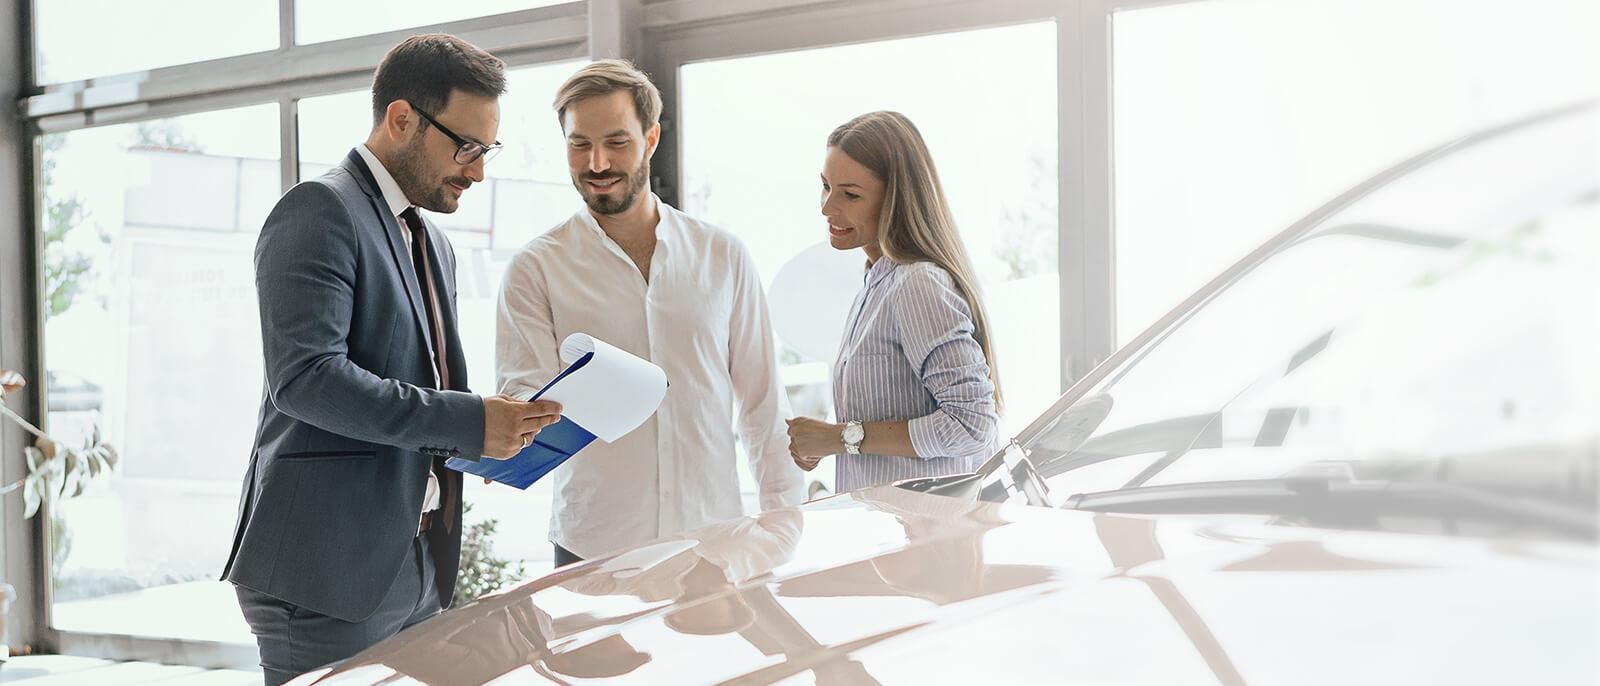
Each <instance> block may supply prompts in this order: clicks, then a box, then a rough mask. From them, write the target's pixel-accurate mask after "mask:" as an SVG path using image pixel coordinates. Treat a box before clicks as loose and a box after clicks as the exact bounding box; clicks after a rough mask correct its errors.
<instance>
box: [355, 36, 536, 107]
mask: <svg viewBox="0 0 1600 686" xmlns="http://www.w3.org/2000/svg"><path fill="white" fill-rule="evenodd" d="M456 89H460V90H463V91H466V92H467V93H471V94H472V95H477V96H480V97H485V98H496V97H500V95H502V94H504V93H505V92H506V63H505V62H503V61H501V60H500V58H498V57H495V56H494V55H491V54H489V53H487V52H484V51H482V50H480V49H478V47H477V46H475V45H473V44H471V43H468V42H466V41H464V40H461V39H460V38H456V37H455V36H452V35H449V34H446V33H428V34H423V35H420V36H412V37H410V38H407V39H405V40H404V41H401V42H400V44H399V45H396V46H394V48H393V49H391V50H389V54H387V55H384V56H383V61H382V62H379V63H378V71H377V72H375V73H374V74H373V75H372V123H373V125H374V126H376V125H377V124H378V122H380V121H383V115H384V112H385V111H387V110H388V109H389V103H392V102H394V101H396V100H405V101H406V102H409V103H411V106H412V107H416V108H418V109H421V110H422V111H423V112H426V113H428V114H430V115H437V114H439V111H440V110H443V109H444V108H445V105H446V104H447V103H448V102H449V100H450V91H452V90H456ZM420 125H421V127H422V128H426V127H427V125H428V122H427V120H422V121H421V122H420ZM418 130H419V131H420V130H421V129H420V128H419V129H418Z"/></svg>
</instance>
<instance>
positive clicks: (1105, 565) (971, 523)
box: [297, 486, 1600, 684]
mask: <svg viewBox="0 0 1600 686" xmlns="http://www.w3.org/2000/svg"><path fill="white" fill-rule="evenodd" d="M1597 569H1600V556H1597V551H1596V548H1595V546H1593V545H1585V544H1579V543H1563V542H1542V541H1526V542H1525V541H1504V540H1485V539H1473V538H1451V537H1443V536H1422V535H1405V534H1388V533H1370V532H1349V531H1328V530H1319V529H1308V528H1299V527H1291V526H1275V525H1272V524H1270V523H1267V522H1266V520H1265V519H1264V518H1260V517H1235V518H1218V517H1214V516H1213V517H1204V518H1200V517H1172V516H1164V517H1153V516H1132V515H1128V516H1124V515H1108V514H1094V513H1087V512H1074V511H1062V510H1048V509H1042V508H1031V507H1022V506H1014V505H994V504H987V503H969V502H962V501H957V500H953V499H949V498H943V497H939V496H930V495H923V494H918V493H912V492H908V491H904V490H900V489H897V488H894V487H888V486H886V487H881V488H875V489H867V490H863V491H858V492H855V493H852V494H847V495H841V496H837V497H834V498H829V499H826V500H821V501H817V502H813V503H808V504H807V505H804V506H802V507H799V508H791V509H785V510H775V511H771V512H765V513H762V514H760V515H756V516H753V517H746V518H743V519H739V520H734V521H732V522H727V523H723V524H719V525H715V526H712V527H708V528H706V529H702V530H699V531H696V532H691V533H689V534H684V535H680V536H677V537H674V538H670V539H666V540H663V541H659V542H656V543H653V544H649V545H646V546H641V547H639V548H635V549H632V550H629V551H626V552H623V553H621V554H619V555H617V556H613V557H611V558H606V559H600V560H594V561H591V562H586V563H583V564H580V565H575V566H573V567H569V568H565V569H562V570H558V571H557V572H555V573H553V574H551V575H549V576H546V577H544V578H542V579H539V580H536V581H533V582H529V583H528V584H525V585H523V586H521V587H518V588H516V589H513V590H510V591H507V592H505V593H501V594H498V595H494V596H490V597H487V598H483V599H480V600H478V601H476V602H473V603H470V604H468V605H466V606H463V607H460V608H457V609H454V610H451V611H449V612H446V613H444V614H442V615H440V616H439V617H436V618H434V619H432V620H429V621H427V622H424V623H422V624H420V625H418V626H416V627H413V628H412V629H410V630H407V631H405V632H403V633H402V634H400V635H399V636H397V637H395V638H392V639H390V640H388V641H385V642H383V643H380V644H378V645H377V646H374V647H373V648H371V649H369V650H367V651H365V652H363V653H361V654H359V655H357V656H355V657H353V658H351V659H350V660H347V661H345V662H343V663H340V664H339V665H337V666H336V667H333V668H329V669H323V670H318V671H316V672H313V673H311V674H308V675H306V676H304V677H302V679H301V680H300V681H299V682H297V683H319V684H336V683H337V684H343V683H378V682H383V683H415V682H422V683H428V684H478V683H488V682H496V681H497V680H498V683H544V682H552V683H573V682H580V681H588V680H591V679H600V678H611V679H616V680H626V681H631V682H639V683H714V682H725V683H772V682H779V681H793V682H799V683H809V682H817V683H874V682H879V683H950V682H960V683H980V682H981V683H1083V684H1102V683H1118V684H1133V683H1149V684H1178V683H1223V684H1244V683H1258V684H1259V683H1268V684H1274V683H1288V684H1308V683H1330V684H1332V683H1339V684H1345V683H1373V682H1378V683H1451V684H1457V683H1495V684H1505V683H1592V682H1594V681H1595V680H1596V677H1597V674H1600V666H1597V658H1596V653H1595V647H1596V646H1597V645H1600V604H1597V598H1600V594H1597V587H1600V583H1597V580H1600V576H1597Z"/></svg>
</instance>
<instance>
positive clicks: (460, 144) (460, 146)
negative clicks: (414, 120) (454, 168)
mask: <svg viewBox="0 0 1600 686" xmlns="http://www.w3.org/2000/svg"><path fill="white" fill-rule="evenodd" d="M411 109H413V110H415V111H416V113H417V115H418V116H420V117H422V118H423V119H426V120H428V123H429V124H433V126H434V127H435V128H437V129H439V133H442V134H444V135H446V136H448V137H449V138H450V140H452V141H455V144H456V146H457V147H456V164H472V163H473V162H475V161H477V159H478V158H479V157H482V158H483V161H484V162H488V161H489V160H492V159H494V156H495V155H498V154H500V149H501V148H503V147H505V146H503V145H501V144H500V141H495V142H494V144H493V145H484V144H482V143H479V142H477V141H469V140H467V139H465V138H462V137H461V136H458V135H456V132H454V131H451V130H450V129H449V128H448V127H446V126H445V125H444V124H440V123H439V120H438V119H434V118H433V117H432V116H430V115H429V114H428V113H427V112H423V111H422V108H420V107H417V106H416V105H412V106H411Z"/></svg>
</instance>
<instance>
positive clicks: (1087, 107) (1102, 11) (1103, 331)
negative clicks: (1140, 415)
mask: <svg viewBox="0 0 1600 686" xmlns="http://www.w3.org/2000/svg"><path fill="white" fill-rule="evenodd" d="M1114 11H1115V10H1114V9H1113V7H1112V2H1108V1H1107V0H1082V2H1081V4H1080V5H1079V11H1078V12H1076V13H1075V15H1069V17H1068V18H1067V20H1066V21H1064V22H1063V23H1064V24H1066V23H1068V22H1070V23H1071V26H1070V27H1066V28H1063V34H1062V35H1063V37H1064V38H1065V39H1066V40H1064V41H1063V42H1066V43H1070V46H1069V47H1067V48H1064V49H1063V50H1062V53H1061V60H1062V61H1061V74H1062V76H1061V78H1062V88H1061V89H1060V91H1059V93H1058V95H1059V97H1060V98H1061V101H1060V107H1061V112H1062V113H1063V117H1062V121H1063V134H1064V135H1063V136H1062V138H1061V141H1060V143H1061V156H1062V157H1061V159H1062V160H1063V166H1062V168H1063V170H1064V171H1069V170H1070V173H1065V174H1063V175H1062V177H1063V178H1062V181H1063V184H1062V197H1061V201H1062V204H1061V209H1062V236H1061V249H1062V258H1063V260H1062V269H1061V273H1062V275H1063V278H1062V294H1061V295H1062V297H1061V323H1062V352H1063V357H1062V359H1063V364H1062V388H1063V390H1065V389H1066V388H1067V387H1070V386H1071V384H1072V383H1073V382H1075V381H1076V380H1077V379H1079V378H1082V377H1083V376H1084V375H1085V374H1087V373H1088V372H1089V370H1091V369H1093V368H1094V367H1095V365H1098V364H1099V363H1100V362H1101V361H1103V360H1105V359H1106V358H1107V357H1110V356H1111V353H1112V352H1114V351H1115V350H1116V347H1117V346H1116V278H1115V275H1116V241H1115V222H1114V216H1113V208H1114V205H1113V203H1112V198H1113V195H1112V193H1113V178H1114V177H1113V171H1114V169H1115V166H1114V162H1113V152H1112V150H1113V138H1112V136H1113V132H1112V119H1111V114H1112V105H1113V103H1112V83H1111V79H1112V71H1111V16H1112V13H1113V12H1114ZM1068 80H1070V81H1071V86H1070V87H1069V86H1068V85H1067V82H1068ZM1069 203H1070V204H1069ZM1069 256H1070V257H1071V259H1070V261H1069V260H1068V259H1067V258H1068V257H1069ZM1069 265H1070V269H1069ZM1068 274H1073V276H1072V277H1071V278H1068V277H1067V275H1068ZM1069 351H1070V352H1069Z"/></svg>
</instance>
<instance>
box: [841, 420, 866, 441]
mask: <svg viewBox="0 0 1600 686" xmlns="http://www.w3.org/2000/svg"><path fill="white" fill-rule="evenodd" d="M866 437H867V430H866V429H863V428H861V425H860V424H846V425H845V427H844V442H845V443H860V442H861V439H863V438H866Z"/></svg>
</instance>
